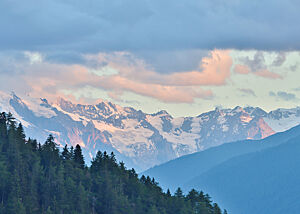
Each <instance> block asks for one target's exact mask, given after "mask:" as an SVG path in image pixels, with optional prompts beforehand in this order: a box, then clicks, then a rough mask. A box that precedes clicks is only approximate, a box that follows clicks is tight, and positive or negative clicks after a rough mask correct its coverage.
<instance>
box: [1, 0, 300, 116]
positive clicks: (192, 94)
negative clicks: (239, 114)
mask: <svg viewBox="0 0 300 214" xmlns="http://www.w3.org/2000/svg"><path fill="white" fill-rule="evenodd" d="M299 9H300V2H299V1H298V0H286V1H279V0H252V1H242V0H203V1H198V0H187V1H179V0H164V1H161V0H151V1H150V0H111V1H104V0H85V1H81V0H72V1H71V0H41V1H36V0H27V1H16V0H1V1H0V90H1V91H6V92H11V91H14V92H15V93H16V94H18V95H20V96H22V95H29V96H33V97H42V98H47V99H48V100H50V101H54V100H55V99H57V97H63V98H66V99H69V100H71V101H73V102H77V103H90V104H94V103H97V102H100V101H101V100H108V101H111V102H113V103H117V104H119V105H122V106H132V107H134V108H137V109H141V110H142V111H144V112H148V113H152V112H157V111H159V110H167V111H168V112H169V113H170V114H171V115H173V116H174V117H177V116H195V115H198V114H200V113H202V112H205V111H208V110H213V109H214V108H216V107H221V108H232V107H235V106H237V105H239V106H258V107H261V108H263V109H265V110H267V111H269V110H273V109H276V108H292V107H296V106H299V105H300V81H299V80H300V28H299V20H300V13H299Z"/></svg>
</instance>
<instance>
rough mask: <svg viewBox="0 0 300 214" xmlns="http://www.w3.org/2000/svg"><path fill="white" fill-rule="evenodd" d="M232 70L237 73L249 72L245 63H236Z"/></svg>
mask: <svg viewBox="0 0 300 214" xmlns="http://www.w3.org/2000/svg"><path fill="white" fill-rule="evenodd" d="M234 72H235V73H239V74H249V73H250V69H249V67H248V66H246V65H236V66H235V67H234Z"/></svg>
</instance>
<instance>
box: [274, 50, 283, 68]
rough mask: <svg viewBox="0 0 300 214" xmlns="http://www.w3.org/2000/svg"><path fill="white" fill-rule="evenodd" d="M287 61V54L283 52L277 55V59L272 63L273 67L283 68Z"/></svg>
mask: <svg viewBox="0 0 300 214" xmlns="http://www.w3.org/2000/svg"><path fill="white" fill-rule="evenodd" d="M285 60H286V53H285V52H283V51H281V52H279V53H278V54H277V57H276V58H275V59H274V61H273V62H272V66H277V67H278V66H281V65H282V64H283V63H284V62H285Z"/></svg>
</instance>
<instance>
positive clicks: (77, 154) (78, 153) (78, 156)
mask: <svg viewBox="0 0 300 214" xmlns="http://www.w3.org/2000/svg"><path fill="white" fill-rule="evenodd" d="M74 161H75V163H76V164H77V165H78V166H79V167H80V168H81V169H83V168H84V166H85V162H84V158H83V155H82V150H81V147H80V146H79V145H78V144H77V145H76V147H75V149H74Z"/></svg>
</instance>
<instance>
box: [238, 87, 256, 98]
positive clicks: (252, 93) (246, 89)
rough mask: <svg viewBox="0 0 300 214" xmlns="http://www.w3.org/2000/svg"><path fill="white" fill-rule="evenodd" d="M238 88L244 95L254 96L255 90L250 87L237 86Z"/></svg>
mask: <svg viewBox="0 0 300 214" xmlns="http://www.w3.org/2000/svg"><path fill="white" fill-rule="evenodd" d="M238 90H239V91H240V92H242V93H243V94H244V95H248V96H253V97H256V94H255V92H254V91H253V90H252V89H250V88H239V89H238Z"/></svg>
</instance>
